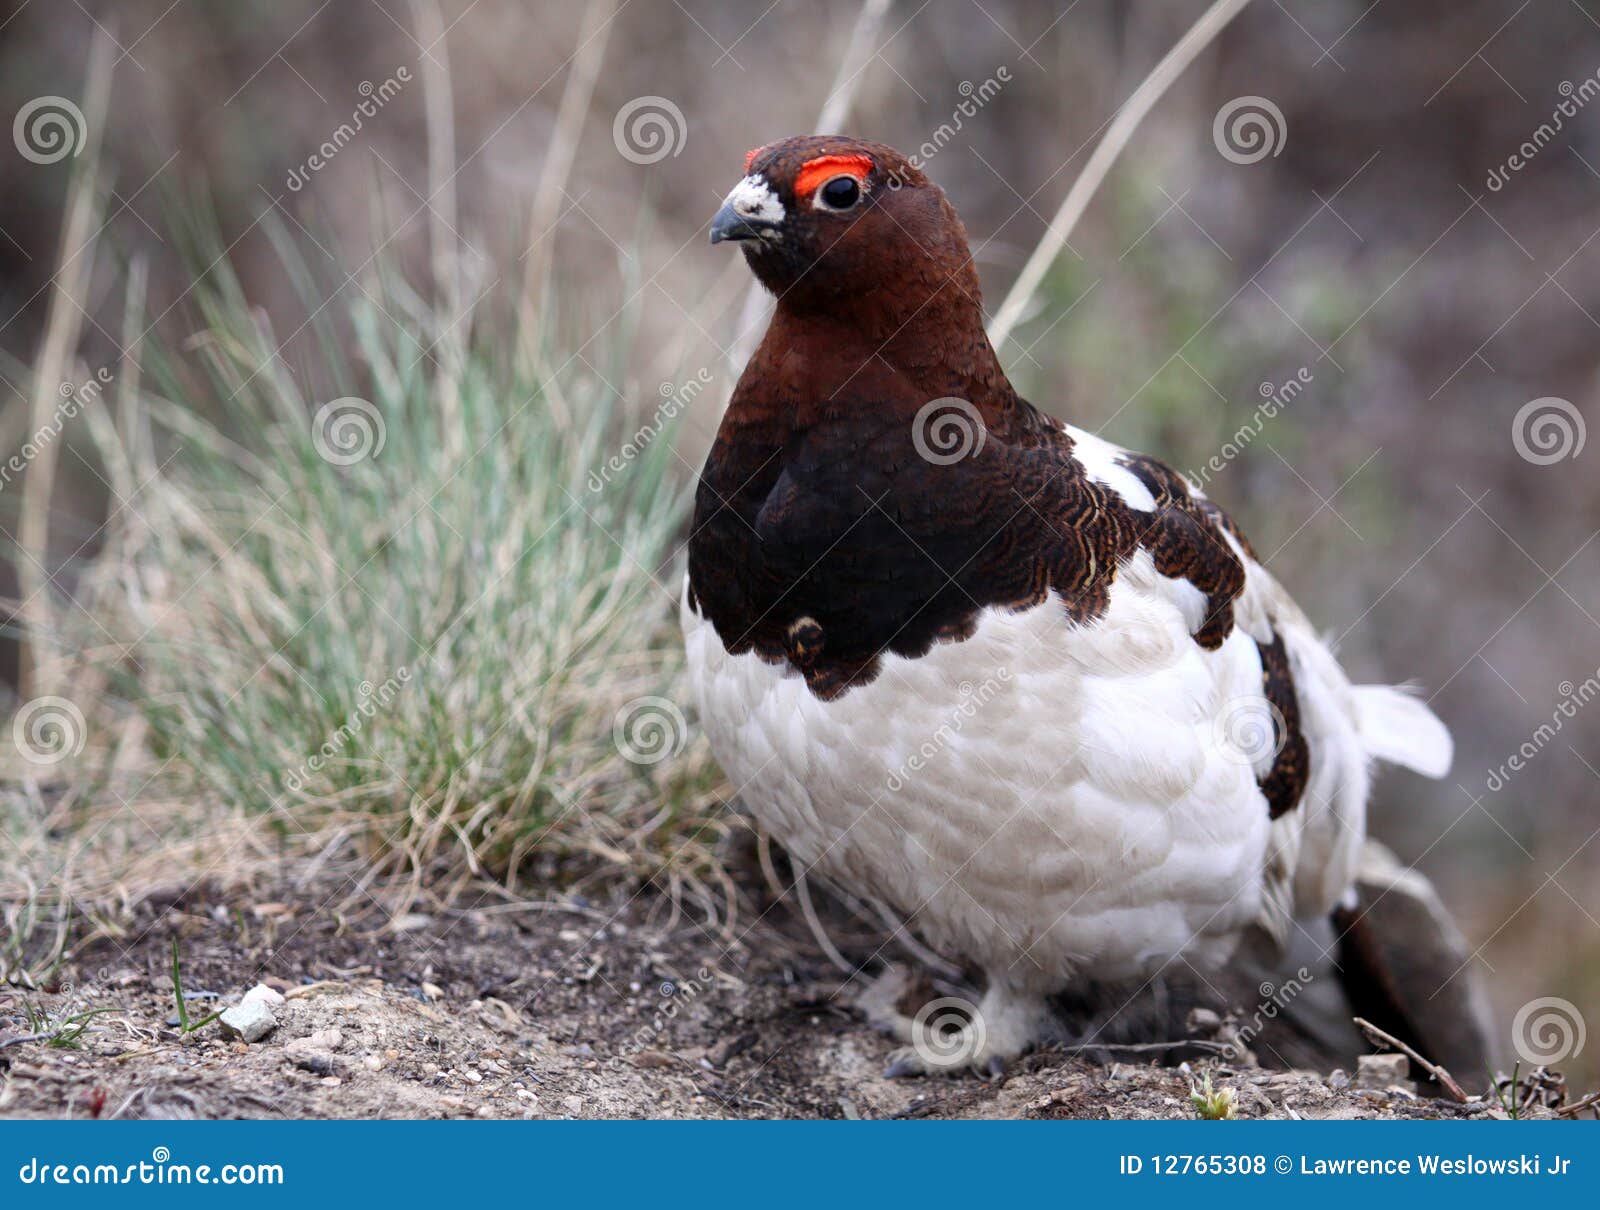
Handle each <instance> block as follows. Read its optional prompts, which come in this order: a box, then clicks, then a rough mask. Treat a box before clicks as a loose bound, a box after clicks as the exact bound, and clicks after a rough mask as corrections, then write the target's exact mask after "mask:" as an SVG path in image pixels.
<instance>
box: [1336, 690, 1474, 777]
mask: <svg viewBox="0 0 1600 1210" xmlns="http://www.w3.org/2000/svg"><path fill="white" fill-rule="evenodd" d="M1354 692H1355V695H1356V717H1357V726H1358V728H1359V729H1360V732H1361V739H1362V742H1363V743H1365V744H1366V746H1367V751H1368V753H1370V754H1371V755H1372V756H1375V757H1377V758H1378V759H1379V760H1386V761H1389V762H1391V763H1392V764H1396V765H1404V766H1405V767H1406V768H1408V769H1412V770H1415V771H1416V772H1418V773H1420V774H1422V775H1423V776H1424V777H1443V776H1444V775H1445V774H1446V773H1448V772H1449V771H1450V758H1451V756H1452V755H1453V754H1454V752H1455V744H1454V743H1452V742H1451V739H1450V732H1449V731H1448V730H1447V729H1446V728H1445V725H1444V724H1443V723H1441V722H1440V721H1439V718H1438V716H1437V715H1436V714H1434V712H1433V711H1432V710H1430V709H1428V705H1427V703H1426V702H1424V701H1422V700H1421V699H1420V698H1418V697H1416V696H1414V695H1413V694H1411V693H1410V692H1408V691H1407V690H1405V689H1401V688H1396V687H1394V686H1391V685H1357V686H1355V688H1354Z"/></svg>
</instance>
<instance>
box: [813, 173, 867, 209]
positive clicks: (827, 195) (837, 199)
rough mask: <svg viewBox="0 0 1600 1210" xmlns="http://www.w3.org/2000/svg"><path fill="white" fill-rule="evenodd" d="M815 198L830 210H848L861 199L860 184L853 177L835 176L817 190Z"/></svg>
mask: <svg viewBox="0 0 1600 1210" xmlns="http://www.w3.org/2000/svg"><path fill="white" fill-rule="evenodd" d="M817 197H819V198H820V199H821V200H822V204H823V205H824V206H826V207H828V209H830V210H848V209H850V207H851V206H854V205H855V204H856V202H857V201H858V200H860V198H861V182H859V181H857V180H856V178H855V177H853V176H836V177H834V178H833V179H832V180H831V181H829V182H828V183H827V184H825V185H824V186H823V187H822V188H821V189H819V190H817Z"/></svg>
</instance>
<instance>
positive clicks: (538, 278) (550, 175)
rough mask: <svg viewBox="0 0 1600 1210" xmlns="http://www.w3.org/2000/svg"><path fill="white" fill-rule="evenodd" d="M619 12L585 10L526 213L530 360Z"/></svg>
mask: <svg viewBox="0 0 1600 1210" xmlns="http://www.w3.org/2000/svg"><path fill="white" fill-rule="evenodd" d="M616 15H617V0H596V2H595V3H593V4H590V5H589V6H588V7H587V8H586V9H585V10H584V18H583V25H582V27H581V28H580V29H579V31H578V48H577V49H576V50H575V51H573V52H572V57H571V59H570V61H569V62H570V64H571V66H570V68H569V69H568V73H567V82H566V85H565V87H564V88H563V89H562V91H561V106H560V108H559V109H557V110H556V122H555V129H554V130H553V131H552V132H551V135H550V146H549V147H548V148H547V149H546V150H545V154H544V164H543V165H542V166H541V168H540V169H539V184H538V187H537V188H536V189H535V190H534V193H533V208H532V209H531V210H530V211H529V215H528V238H527V241H526V243H525V244H524V245H523V247H524V252H523V258H524V259H523V272H522V293H521V301H520V304H519V305H520V317H519V320H518V324H517V326H518V328H519V330H520V331H521V333H522V337H523V347H522V348H521V349H519V350H518V352H519V354H520V355H521V356H522V357H523V358H524V359H527V358H528V357H530V356H531V355H532V354H533V353H534V352H535V351H536V349H537V347H538V341H537V339H536V335H537V332H538V329H539V322H540V317H541V316H542V315H543V314H544V313H545V312H546V310H547V309H548V308H549V306H550V304H551V299H550V263H551V262H550V250H551V247H552V244H553V237H554V234H555V230H554V229H555V225H556V222H557V220H558V218H559V216H560V213H561V199H562V198H563V197H564V196H566V188H567V181H568V179H569V178H570V177H571V175H572V164H573V161H574V159H576V157H577V154H578V139H579V136H580V135H581V134H582V132H583V124H584V120H585V119H586V118H587V117H588V116H589V104H590V102H591V101H592V100H593V99H594V86H595V81H596V80H598V79H599V78H600V64H601V63H602V62H603V61H604V60H605V53H606V43H607V41H608V40H609V39H610V37H611V24H612V19H613V18H614V17H615V16H616Z"/></svg>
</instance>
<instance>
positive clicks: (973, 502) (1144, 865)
mask: <svg viewBox="0 0 1600 1210" xmlns="http://www.w3.org/2000/svg"><path fill="white" fill-rule="evenodd" d="M724 240H736V241H739V242H740V243H741V245H742V247H743V249H744V254H745V258H746V260H747V261H748V262H749V265H750V268H751V269H752V270H753V271H754V273H755V275H756V277H757V278H759V279H760V281H761V282H762V284H763V285H764V286H766V287H767V289H769V290H770V291H771V292H772V293H773V294H774V295H775V296H776V298H777V309H776V312H775V314H774V315H773V318H772V322H771V326H770V327H769V328H768V329H767V332H766V336H765V338H764V339H763V340H762V342H761V345H760V347H759V348H758V349H757V351H756V353H755V355H754V356H753V357H752V358H751V360H750V363H749V365H748V366H747V367H746V368H745V371H744V374H743V376H742V377H741V378H740V379H739V383H738V386H737V387H736V389H735V390H734V393H733V397H732V400H731V403H730V405H729V407H728V410H727V414H726V415H725V417H724V418H723V420H722V423H721V428H720V430H719V431H718V433H717V437H716V440H715V443H714V445H713V446H712V449H711V452H710V455H709V457H708V458H707V460H706V464H705V468H704V470H703V472H702V474H701V478H700V483H699V489H698V494H697V497H696V502H695V516H694V523H693V537H692V538H691V540H690V543H689V572H688V583H687V586H686V590H685V594H684V603H683V610H682V617H683V626H684V631H685V635H686V640H687V647H688V664H689V669H690V676H691V680H692V685H693V692H694V696H695V701H696V705H697V708H698V710H699V714H700V718H701V720H702V724H703V726H704V728H705V731H706V733H707V735H708V736H709V737H710V741H711V745H712V749H713V751H714V752H715V753H716V755H717V757H718V759H719V760H720V761H721V762H722V765H723V767H724V768H725V769H726V771H727V773H728V775H729V777H730V778H731V779H732V780H733V782H734V784H735V785H736V786H737V787H738V788H739V794H740V797H741V798H742V800H743V801H744V802H745V803H746V804H747V806H748V808H749V810H750V811H751V812H752V813H753V814H754V815H755V817H756V819H757V820H758V821H759V822H760V823H761V824H762V825H764V826H765V827H766V829H767V830H768V831H770V832H771V833H772V834H773V835H774V836H775V837H776V838H777V839H778V840H779V841H781V842H782V843H783V844H784V845H785V846H786V847H787V848H788V850H789V853H790V855H791V856H792V858H793V859H794V860H795V862H797V863H798V865H799V866H800V867H801V868H803V869H808V870H815V871H817V872H818V873H820V874H822V875H824V876H826V877H827V878H829V879H831V880H833V881H834V882H835V883H837V884H839V885H841V886H842V887H844V888H845V889H847V890H850V891H852V892H855V893H857V894H859V895H863V896H870V897H872V898H874V899H877V900H879V901H881V902H884V903H887V904H888V905H890V906H891V907H893V908H894V909H896V910H897V911H898V912H899V913H901V914H902V915H903V916H904V917H905V918H907V919H908V920H909V921H910V922H911V924H912V926H913V928H914V929H915V930H916V931H917V933H918V934H919V935H920V936H921V937H922V939H923V940H924V941H925V942H927V943H928V944H929V945H930V946H932V947H933V948H934V949H936V950H938V951H940V952H942V953H944V954H946V955H949V956H951V957H954V958H957V959H959V960H960V961H961V962H963V963H966V964H967V965H968V966H969V967H971V968H972V969H973V970H975V971H977V972H981V974H982V975H983V977H984V981H985V989H984V992H983V996H982V999H981V1002H980V1003H979V1004H978V1006H977V1008H978V1017H979V1019H981V1025H982V1028H981V1041H980V1042H979V1043H978V1044H976V1045H975V1046H973V1047H972V1049H971V1053H970V1058H971V1061H972V1064H973V1066H975V1067H978V1068H980V1069H983V1070H990V1071H993V1070H996V1069H997V1068H998V1067H1000V1066H1001V1065H1003V1063H1004V1062H1005V1060H1007V1059H1009V1058H1011V1057H1012V1056H1015V1055H1017V1054H1019V1053H1020V1052H1022V1051H1023V1050H1025V1049H1026V1048H1028V1047H1029V1046H1031V1045H1033V1044H1034V1043H1036V1042H1038V1041H1040V1040H1041V1039H1043V1038H1045V1037H1047V1036H1049V1031H1050V1028H1051V1026H1050V1011H1049V1008H1048V1002H1049V1000H1050V998H1051V997H1052V996H1054V995H1055V994H1057V993H1061V992H1064V991H1067V990H1070V989H1071V987H1072V986H1073V984H1074V982H1075V981H1079V980H1091V979H1093V980H1118V979H1134V980H1136V979H1140V978H1144V977H1147V976H1149V975H1151V974H1152V973H1153V972H1156V971H1158V970H1160V969H1161V968H1162V967H1163V966H1164V965H1165V964H1168V963H1172V962H1174V961H1182V962H1184V963H1186V964H1189V965H1192V966H1194V967H1195V968H1197V969H1200V970H1205V969H1207V968H1212V969H1216V968H1220V967H1222V966H1224V965H1225V964H1227V963H1228V962H1229V960H1230V958H1231V957H1232V956H1233V955H1234V954H1235V951H1236V950H1237V948H1238V947H1239V944H1240V942H1241V939H1242V938H1243V937H1244V936H1245V935H1246V934H1249V933H1252V932H1254V933H1257V934H1260V935H1264V936H1265V937H1267V938H1269V939H1270V940H1271V941H1272V942H1273V943H1275V944H1277V945H1279V946H1283V945H1286V944H1287V943H1289V942H1290V941H1291V940H1292V939H1293V934H1294V933H1295V931H1296V929H1297V925H1298V924H1299V922H1301V921H1307V920H1312V919H1316V918H1326V917H1327V916H1328V914H1329V913H1330V912H1332V911H1334V910H1335V909H1336V908H1337V907H1338V906H1339V905H1340V903H1341V901H1342V900H1344V899H1345V898H1346V896H1347V895H1348V894H1349V892H1350V890H1351V887H1352V882H1353V879H1354V875H1355V867H1356V863H1357V859H1358V854H1359V851H1360V849H1361V845H1362V841H1363V837H1364V834H1365V824H1366V806H1367V794H1368V783H1369V770H1370V766H1371V765H1372V762H1373V761H1374V759H1382V760H1387V761H1392V762H1397V763H1399V764H1402V765H1405V766H1408V767H1410V768H1411V769H1414V770H1416V771H1418V772H1420V773H1424V774H1427V775H1430V776H1434V777H1438V776H1442V775H1443V774H1444V773H1445V771H1446V769H1447V767H1448V766H1449V763H1450V757H1451V742H1450V737H1449V734H1448V732H1447V731H1446V730H1445V728H1444V727H1443V726H1442V725H1441V724H1440V723H1439V721H1438V720H1437V719H1436V718H1435V717H1434V716H1433V714H1432V713H1430V712H1429V710H1428V709H1427V707H1426V706H1425V705H1423V704H1422V703H1421V702H1420V701H1418V700H1416V699H1414V698H1412V697H1409V696H1407V695H1406V694H1405V693H1403V692H1401V691H1399V690H1396V689H1392V688H1386V687H1375V686H1354V685H1351V684H1350V682H1349V681H1348V679H1347V678H1346V676H1345V674H1344V672H1343V671H1342V670H1341V669H1340V667H1339V665H1338V663H1337V662H1336V661H1335V659H1334V657H1333V655H1332V653H1331V652H1330V651H1329V649H1328V647H1327V646H1326V645H1325V644H1324V643H1323V642H1322V641H1321V640H1320V639H1319V638H1318V637H1317V635H1316V633H1315V632H1314V631H1313V629H1312V626H1311V624H1310V622H1308V621H1307V619H1306V617H1305V615H1304V614H1303V613H1301V611H1300V609H1299V608H1298V607H1297V606H1296V605H1295V603H1294V602H1293V601H1292V600H1291V599H1290V598H1289V596H1288V594H1287V593H1286V592H1285V591H1284V590H1283V589H1282V588H1281V587H1280V586H1279V585H1278V583H1277V581H1276V580H1274V579H1273V577H1272V575H1271V574H1270V573H1269V572H1267V571H1266V570H1265V569H1264V568H1263V567H1262V565H1261V564H1260V562H1258V561H1257V559H1256V558H1255V556H1254V555H1253V553H1252V551H1251V547H1250V545H1249V543H1248V542H1247V541H1246V540H1245V538H1244V536H1243V535H1242V534H1241V533H1240V532H1239V530H1238V529H1237V528H1236V527H1235V526H1234V524H1233V523H1232V521H1231V520H1230V519H1229V518H1228V517H1227V515H1226V514H1224V513H1223V512H1222V511H1221V510H1220V509H1219V508H1218V507H1217V506H1216V505H1214V504H1212V503H1211V502H1210V501H1209V500H1208V499H1206V497H1205V496H1204V494H1202V492H1201V491H1200V490H1199V489H1198V488H1197V487H1196V486H1195V485H1194V484H1192V483H1190V482H1188V481H1186V480H1185V478H1184V477H1183V476H1181V475H1179V474H1177V473H1175V472H1173V471H1172V470H1170V469H1169V468H1168V467H1166V466H1165V465H1163V464H1162V463H1160V462H1158V461H1156V460H1155V459H1153V458H1150V457H1147V456H1145V455H1143V454H1135V453H1130V452H1128V451H1126V450H1122V449H1119V448H1117V447H1116V446H1113V445H1110V444H1108V443H1107V442H1106V441H1103V440H1101V439H1100V438H1098V437H1096V436H1094V435H1092V434H1090V433H1087V432H1084V431H1082V430H1080V429H1077V428H1074V427H1072V426H1071V425H1066V424H1062V423H1061V422H1059V421H1057V420H1055V419H1052V418H1051V417H1049V416H1047V415H1045V414H1044V413H1042V412H1040V411H1039V410H1038V409H1036V408H1035V407H1033V406H1032V405H1030V404H1029V403H1028V402H1027V401H1025V400H1023V399H1021V398H1020V397H1018V395H1017V393H1016V391H1014V390H1013V389H1012V387H1011V384H1010V382H1009V381H1007V379H1006V375H1005V373H1004V372H1003V371H1002V370H1001V368H1000V364H999V361H998V359H997V358H996V356H995V351H994V349H993V348H992V347H991V346H990V343H989V341H988V338H987V337H986V336H985V335H984V328H983V319H982V311H981V307H980V303H979V289H978V277H977V274H976V272H975V271H974V268H973V263H972V257H971V254H970V252H969V251H968V248H967V240H966V233H965V230H964V229H963V227H962V224H961V220H960V219H959V218H958V217H957V215H956V213H955V210H954V209H953V208H952V207H951V205H950V203H949V201H948V200H947V199H946V198H945V195H944V193H943V191H942V190H940V189H939V187H938V186H937V185H935V184H933V183H932V182H930V181H929V180H928V179H927V178H926V177H925V176H924V175H923V174H922V172H921V171H919V170H918V169H917V168H916V167H914V166H913V165H912V164H910V163H909V162H908V161H907V160H906V159H905V158H904V157H903V156H901V155H899V154H898V153H896V152H895V151H893V150H892V149H891V148H889V147H886V146H883V145H882V144H878V143H871V142H865V141H861V140H858V139H853V138H843V137H820V136H819V137H798V138H790V139H785V140H783V141H782V142H777V143H772V144H770V145H768V146H765V147H761V148H758V149H756V150H755V151H753V152H751V153H750V154H749V156H748V157H747V158H746V163H745V175H744V178H743V179H742V180H740V181H739V182H738V184H736V185H735V186H734V188H733V191H732V192H731V193H729V194H728V197H727V200H726V201H725V202H724V203H723V205H722V208H721V209H720V210H719V211H718V212H717V214H716V217H715V218H714V219H713V221H712V225H711V242H712V243H714V244H715V243H719V242H722V241H724ZM974 1030H975V1031H976V1025H974ZM913 1061H914V1060H913ZM901 1067H902V1069H903V1068H904V1064H902V1065H901Z"/></svg>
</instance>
